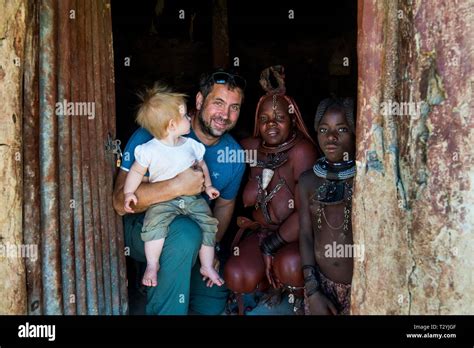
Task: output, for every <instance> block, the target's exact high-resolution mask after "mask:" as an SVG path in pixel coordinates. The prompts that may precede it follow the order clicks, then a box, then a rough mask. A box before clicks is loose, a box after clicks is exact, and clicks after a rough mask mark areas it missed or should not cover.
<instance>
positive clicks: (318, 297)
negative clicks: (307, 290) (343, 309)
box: [308, 291, 337, 315]
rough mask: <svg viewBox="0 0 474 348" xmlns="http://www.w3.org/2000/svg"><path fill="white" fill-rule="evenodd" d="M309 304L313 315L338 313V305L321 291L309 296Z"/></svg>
mask: <svg viewBox="0 0 474 348" xmlns="http://www.w3.org/2000/svg"><path fill="white" fill-rule="evenodd" d="M308 304H309V311H310V313H311V314H312V315H337V309H336V306H334V303H332V302H331V301H330V300H329V299H328V298H327V297H326V296H325V295H324V294H323V293H322V292H321V291H317V292H315V293H314V294H312V295H311V296H310V297H308Z"/></svg>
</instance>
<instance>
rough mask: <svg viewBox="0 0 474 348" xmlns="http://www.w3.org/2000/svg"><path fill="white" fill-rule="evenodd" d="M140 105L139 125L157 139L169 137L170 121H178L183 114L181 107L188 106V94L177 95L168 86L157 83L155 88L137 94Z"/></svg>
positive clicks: (138, 113)
mask: <svg viewBox="0 0 474 348" xmlns="http://www.w3.org/2000/svg"><path fill="white" fill-rule="evenodd" d="M137 96H138V98H139V99H140V102H141V103H140V105H139V108H138V112H137V119H136V121H137V123H138V124H139V125H140V126H142V127H143V128H145V129H146V130H147V131H149V132H150V133H151V134H152V135H153V136H154V137H155V138H157V139H162V138H164V137H166V136H167V135H168V131H167V128H168V125H169V123H170V120H175V121H178V120H179V119H180V118H181V117H182V114H181V113H180V107H181V105H186V104H185V103H186V100H185V98H186V94H182V93H175V92H173V91H172V90H171V89H170V88H169V87H168V86H166V85H164V84H160V83H158V82H155V84H154V85H153V87H151V88H146V89H145V90H144V91H141V92H139V93H137Z"/></svg>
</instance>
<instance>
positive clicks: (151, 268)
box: [142, 264, 160, 286]
mask: <svg viewBox="0 0 474 348" xmlns="http://www.w3.org/2000/svg"><path fill="white" fill-rule="evenodd" d="M159 269H160V265H158V264H156V265H152V264H147V265H146V270H145V274H144V275H143V280H142V283H143V285H145V286H156V284H157V278H158V276H157V274H158V270H159Z"/></svg>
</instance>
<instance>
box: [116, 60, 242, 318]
mask: <svg viewBox="0 0 474 348" xmlns="http://www.w3.org/2000/svg"><path fill="white" fill-rule="evenodd" d="M244 89H245V80H244V79H243V78H242V77H240V76H238V75H234V74H231V73H228V72H226V71H224V70H222V69H219V70H216V71H214V72H213V73H211V74H208V75H205V76H203V77H202V78H201V81H200V90H199V92H198V93H197V95H196V115H195V116H194V117H193V119H192V125H191V127H192V130H191V133H190V134H189V135H188V136H189V137H191V138H193V139H195V140H197V141H199V142H201V143H202V144H204V146H205V147H206V153H205V155H204V160H205V162H206V163H207V166H208V168H209V172H210V174H211V179H212V183H213V186H214V187H215V188H216V189H217V190H219V192H220V197H219V198H217V199H216V200H215V202H213V203H214V204H213V206H211V208H212V211H213V215H214V217H215V218H216V219H217V220H218V221H219V224H218V231H217V235H216V241H217V242H219V241H220V240H221V239H222V236H223V235H224V233H225V231H226V230H227V228H228V226H229V223H230V220H231V218H232V214H233V211H234V207H235V198H236V195H237V193H238V190H239V186H240V181H241V179H242V175H243V173H244V170H245V164H244V163H229V162H228V161H227V162H226V161H218V158H219V154H222V153H232V152H233V151H235V152H236V153H238V152H239V151H240V150H241V147H240V145H239V144H238V143H237V142H236V141H235V140H234V139H233V138H232V136H231V135H230V134H228V132H229V131H230V130H231V129H232V128H233V127H234V126H235V124H236V123H237V120H238V118H239V114H240V108H241V104H242V100H243V97H244ZM151 138H152V135H151V134H150V133H148V132H147V131H146V130H145V129H143V128H139V129H138V130H137V131H135V133H134V134H133V135H132V137H131V138H130V140H129V141H128V144H127V146H126V147H125V151H124V158H123V161H122V166H121V171H120V172H119V174H118V176H117V179H116V182H115V189H114V197H113V204H114V208H115V210H116V212H117V213H118V214H120V215H124V214H125V211H124V209H123V207H124V195H123V185H124V183H125V178H126V176H127V172H128V171H129V170H130V167H131V165H132V163H133V162H134V159H135V158H134V150H135V147H136V146H138V145H141V144H143V143H145V142H147V141H149V140H150V139H151ZM226 148H227V149H226ZM226 151H230V152H226ZM221 158H222V156H221ZM203 190H204V176H203V173H202V172H201V171H199V170H197V169H195V168H189V169H188V170H186V171H184V172H182V173H180V174H179V175H177V176H176V177H175V178H173V179H170V180H166V181H162V182H157V183H141V185H140V186H139V188H138V189H137V191H136V193H135V194H136V196H137V198H138V204H137V205H136V206H134V210H135V211H136V212H139V213H136V214H128V215H125V216H124V230H125V231H124V232H125V245H126V246H127V247H129V248H130V256H131V257H132V258H134V259H135V260H137V261H141V262H145V261H146V259H145V253H144V243H143V241H142V240H141V237H140V233H141V229H142V224H143V215H144V214H143V212H144V211H146V209H147V208H148V207H150V206H151V205H153V204H156V203H159V202H164V201H168V200H171V199H174V198H176V197H178V196H184V195H195V194H199V193H200V192H202V191H203ZM201 240H202V233H201V230H200V229H199V227H198V225H197V224H196V223H195V222H194V221H192V220H191V219H190V218H188V217H186V216H178V217H177V218H176V219H175V220H174V221H173V222H172V223H171V225H170V227H169V233H168V237H167V238H166V240H165V243H164V246H163V251H162V254H161V257H160V270H159V272H158V285H157V286H156V287H150V288H149V289H148V292H147V305H146V313H147V314H152V315H153V314H155V315H156V314H168V315H180V314H181V315H182V314H187V313H188V311H191V312H193V313H198V314H211V315H212V314H213V315H217V314H221V313H222V312H223V311H224V307H225V303H226V300H227V296H228V290H227V288H226V287H225V285H224V286H221V287H217V286H213V287H206V283H205V282H204V281H203V279H202V276H201V275H200V273H199V262H196V258H197V255H198V252H199V248H200V245H201Z"/></svg>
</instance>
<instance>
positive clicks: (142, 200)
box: [113, 167, 204, 215]
mask: <svg viewBox="0 0 474 348" xmlns="http://www.w3.org/2000/svg"><path fill="white" fill-rule="evenodd" d="M126 178H127V172H126V171H124V170H120V172H119V173H118V175H117V178H116V180H115V187H114V193H113V205H114V209H115V211H116V212H117V214H119V215H125V214H126V212H125V210H124V203H125V196H124V193H123V187H124V185H125V179H126ZM203 188H204V176H203V173H202V171H201V170H200V168H195V167H192V168H188V169H186V170H185V171H184V172H182V173H179V174H178V175H177V176H176V177H174V178H173V179H169V180H165V181H160V182H155V183H148V182H142V183H141V184H140V186H138V189H137V191H136V192H135V195H136V196H137V198H138V204H137V205H136V206H135V207H134V211H135V212H136V213H141V212H143V211H145V210H147V209H148V207H150V206H151V205H153V204H156V203H161V202H165V201H169V200H171V199H174V198H176V197H178V196H192V195H197V194H199V193H201V192H202V190H203Z"/></svg>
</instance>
